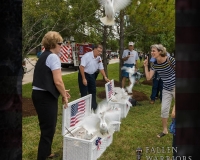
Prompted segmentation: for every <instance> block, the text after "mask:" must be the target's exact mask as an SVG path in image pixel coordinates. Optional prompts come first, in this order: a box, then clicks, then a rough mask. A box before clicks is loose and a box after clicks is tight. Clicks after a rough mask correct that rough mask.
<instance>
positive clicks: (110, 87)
mask: <svg viewBox="0 0 200 160" xmlns="http://www.w3.org/2000/svg"><path fill="white" fill-rule="evenodd" d="M112 93H113V88H112V82H110V83H109V84H108V98H110V97H111V95H112Z"/></svg>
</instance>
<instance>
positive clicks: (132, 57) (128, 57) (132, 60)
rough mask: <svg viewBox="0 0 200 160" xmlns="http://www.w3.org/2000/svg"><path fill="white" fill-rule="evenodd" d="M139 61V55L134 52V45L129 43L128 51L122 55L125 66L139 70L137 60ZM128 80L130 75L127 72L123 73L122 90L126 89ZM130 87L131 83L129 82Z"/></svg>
mask: <svg viewBox="0 0 200 160" xmlns="http://www.w3.org/2000/svg"><path fill="white" fill-rule="evenodd" d="M138 59H139V57H138V53H137V52H136V51H135V50H134V43H133V42H129V43H128V49H126V50H124V52H123V55H122V60H123V62H124V64H123V66H125V67H131V68H132V67H133V66H135V68H136V69H137V60H138ZM126 79H129V73H128V72H126V71H125V70H123V71H122V88H124V87H125V83H126ZM129 85H130V81H129Z"/></svg>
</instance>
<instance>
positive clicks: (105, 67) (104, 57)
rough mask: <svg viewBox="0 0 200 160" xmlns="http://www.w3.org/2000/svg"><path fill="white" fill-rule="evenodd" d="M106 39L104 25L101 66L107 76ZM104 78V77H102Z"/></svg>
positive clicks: (105, 27)
mask: <svg viewBox="0 0 200 160" xmlns="http://www.w3.org/2000/svg"><path fill="white" fill-rule="evenodd" d="M106 41H107V26H105V25H104V27H103V43H102V45H103V53H102V54H103V66H104V71H105V74H106V76H107V77H108V71H107V56H106ZM103 79H104V77H103Z"/></svg>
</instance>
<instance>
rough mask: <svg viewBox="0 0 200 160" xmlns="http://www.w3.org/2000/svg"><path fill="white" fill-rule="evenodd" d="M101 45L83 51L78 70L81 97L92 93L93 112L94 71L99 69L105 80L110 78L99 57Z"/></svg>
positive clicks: (94, 93) (95, 106) (94, 105)
mask: <svg viewBox="0 0 200 160" xmlns="http://www.w3.org/2000/svg"><path fill="white" fill-rule="evenodd" d="M102 50H103V46H102V45H101V44H98V45H95V46H94V50H93V51H91V52H88V53H85V54H84V55H83V56H82V58H81V64H80V66H79V72H78V84H79V90H80V93H81V97H84V96H86V95H87V94H88V93H89V94H92V106H91V107H92V109H93V111H94V112H95V110H96V109H97V102H96V76H97V75H96V73H95V72H96V71H97V70H99V72H101V74H102V76H103V77H104V79H105V81H106V82H109V81H110V80H109V79H108V78H107V77H106V74H105V72H104V67H103V63H102V59H101V56H100V55H101V53H102Z"/></svg>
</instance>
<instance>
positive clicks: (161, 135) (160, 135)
mask: <svg viewBox="0 0 200 160" xmlns="http://www.w3.org/2000/svg"><path fill="white" fill-rule="evenodd" d="M165 135H166V134H165V133H163V132H161V133H160V134H158V135H157V137H158V138H161V137H164V136H165Z"/></svg>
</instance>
